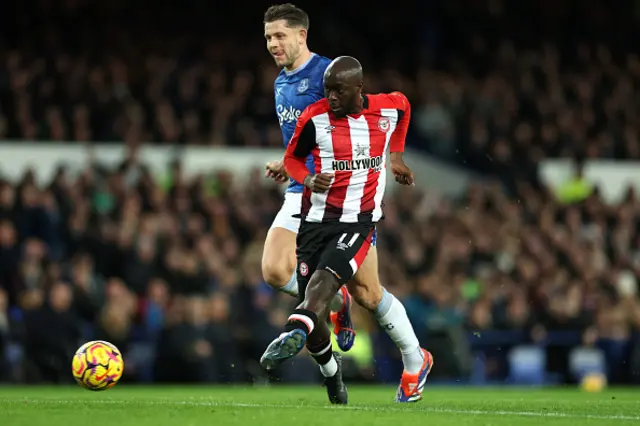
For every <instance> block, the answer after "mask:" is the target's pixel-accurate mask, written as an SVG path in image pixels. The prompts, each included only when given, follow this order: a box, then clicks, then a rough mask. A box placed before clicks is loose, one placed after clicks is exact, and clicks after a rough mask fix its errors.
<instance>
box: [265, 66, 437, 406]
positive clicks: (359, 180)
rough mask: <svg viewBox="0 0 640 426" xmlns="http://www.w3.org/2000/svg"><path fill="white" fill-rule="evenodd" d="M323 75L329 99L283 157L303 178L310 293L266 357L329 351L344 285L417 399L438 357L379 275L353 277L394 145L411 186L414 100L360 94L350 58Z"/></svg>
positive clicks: (402, 398)
mask: <svg viewBox="0 0 640 426" xmlns="http://www.w3.org/2000/svg"><path fill="white" fill-rule="evenodd" d="M323 79H324V80H323V83H324V92H325V95H326V98H324V99H321V100H320V101H318V102H316V103H314V104H313V105H311V106H309V107H308V108H307V109H305V111H304V112H303V113H302V114H301V115H300V117H299V119H298V122H297V125H296V129H295V131H294V134H293V137H292V138H291V141H290V142H289V145H288V147H287V150H286V153H285V159H284V166H285V169H286V171H287V172H288V174H289V176H291V178H292V179H294V180H295V181H297V182H301V183H304V186H305V188H304V192H303V196H302V209H301V214H300V218H301V220H302V222H301V225H300V229H299V232H298V237H297V243H298V248H297V263H298V268H297V278H298V283H299V285H300V288H301V289H306V291H305V299H304V301H303V302H302V303H301V304H300V305H299V306H298V307H297V309H296V310H295V311H294V312H293V313H292V314H291V316H290V317H289V319H288V322H287V324H286V326H285V330H284V331H283V333H282V334H280V336H278V337H277V338H276V339H275V340H274V341H273V342H271V344H270V345H269V347H268V348H267V349H266V351H265V353H264V354H263V356H262V358H261V363H262V365H263V366H264V367H265V368H267V369H271V368H274V367H275V366H277V365H279V364H280V363H281V362H282V361H284V360H286V359H289V358H291V357H292V356H294V355H296V354H297V353H299V352H300V351H301V350H302V348H303V347H304V345H305V344H307V345H309V344H312V345H313V346H314V347H318V348H320V347H324V350H323V352H324V353H328V352H329V351H331V341H330V333H329V332H328V331H327V330H326V327H322V325H323V318H324V315H325V312H326V311H327V310H328V308H329V302H330V300H331V298H332V297H333V295H334V293H335V292H336V290H338V289H340V288H342V287H343V286H344V285H347V286H348V287H349V290H350V292H351V294H353V295H354V297H355V299H356V301H357V302H358V303H359V304H361V305H362V306H364V307H365V308H367V309H368V310H369V311H370V312H372V313H373V314H374V316H375V317H376V318H377V319H378V322H379V324H380V325H381V326H382V327H383V328H384V329H385V331H386V332H387V333H388V334H389V336H390V337H391V338H392V339H393V341H394V342H395V343H396V345H397V346H398V347H399V349H400V351H401V352H402V359H403V363H404V366H405V369H404V372H403V374H402V378H401V382H400V386H399V387H398V392H397V394H396V401H397V402H414V401H418V400H420V399H421V398H422V391H423V389H424V386H425V384H426V380H427V376H428V374H429V372H430V371H431V368H432V366H433V357H432V356H431V354H430V353H429V352H428V351H426V350H425V349H422V348H421V347H420V344H419V342H418V339H417V337H416V335H415V332H414V331H413V327H412V326H411V323H410V321H409V319H408V317H407V314H406V311H405V309H404V307H403V306H402V303H401V302H400V301H399V300H398V299H396V298H395V297H394V296H393V295H392V294H390V293H389V292H387V291H385V290H384V289H383V288H382V287H381V286H380V285H379V284H377V287H375V286H371V285H370V284H367V282H364V283H360V282H358V281H357V280H353V281H352V278H353V277H354V276H355V275H356V273H357V272H358V271H359V270H360V268H361V267H362V266H363V263H364V262H365V259H366V258H367V256H368V254H369V252H370V248H371V245H372V237H373V235H374V232H375V227H376V223H377V222H378V221H379V220H380V219H381V218H382V198H383V196H384V189H385V183H386V152H387V150H389V151H390V152H391V154H390V168H391V172H392V173H393V175H394V176H395V179H396V181H397V182H399V183H401V184H404V185H413V173H412V172H411V170H410V169H409V168H408V167H407V166H406V165H405V164H404V161H403V159H402V156H403V152H404V143H405V138H406V135H407V130H408V126H409V120H410V115H411V106H410V104H409V101H408V100H407V98H406V97H405V96H404V95H403V94H402V93H399V92H393V93H390V94H377V95H364V94H362V86H363V75H362V67H361V65H360V63H359V62H358V61H357V60H356V59H355V58H352V57H345V56H343V57H340V58H337V59H335V60H334V61H333V62H331V64H330V65H329V67H328V68H327V70H326V71H325V74H324V77H323ZM309 156H311V157H312V160H313V168H312V169H310V168H309V166H308V164H307V159H308V157H309ZM376 266H377V265H376ZM376 270H377V268H376ZM371 295H376V296H377V295H379V297H371Z"/></svg>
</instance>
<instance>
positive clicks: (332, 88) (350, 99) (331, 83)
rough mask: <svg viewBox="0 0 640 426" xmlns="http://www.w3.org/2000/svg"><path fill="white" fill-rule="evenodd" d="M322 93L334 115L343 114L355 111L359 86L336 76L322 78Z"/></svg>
mask: <svg viewBox="0 0 640 426" xmlns="http://www.w3.org/2000/svg"><path fill="white" fill-rule="evenodd" d="M324 95H325V97H326V98H327V100H328V101H329V108H331V111H332V112H333V113H334V114H335V115H336V116H344V115H347V114H350V113H351V112H353V111H355V109H356V107H357V105H358V97H359V96H360V86H358V85H354V84H349V83H348V82H347V81H344V80H341V79H338V78H328V79H325V80H324Z"/></svg>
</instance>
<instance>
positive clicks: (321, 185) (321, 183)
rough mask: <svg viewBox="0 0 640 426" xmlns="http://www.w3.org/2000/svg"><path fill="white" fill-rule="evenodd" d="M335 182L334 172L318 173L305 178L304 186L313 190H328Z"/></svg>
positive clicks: (320, 191)
mask: <svg viewBox="0 0 640 426" xmlns="http://www.w3.org/2000/svg"><path fill="white" fill-rule="evenodd" d="M331 182H333V174H329V173H318V174H317V175H309V176H307V177H306V178H305V180H304V186H306V187H307V188H309V189H310V190H312V191H313V192H319V193H322V192H327V190H328V189H329V187H331Z"/></svg>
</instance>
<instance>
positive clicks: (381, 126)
mask: <svg viewBox="0 0 640 426" xmlns="http://www.w3.org/2000/svg"><path fill="white" fill-rule="evenodd" d="M389 128H391V121H390V120H389V117H380V119H379V120H378V130H380V131H381V132H384V133H387V132H388V131H389Z"/></svg>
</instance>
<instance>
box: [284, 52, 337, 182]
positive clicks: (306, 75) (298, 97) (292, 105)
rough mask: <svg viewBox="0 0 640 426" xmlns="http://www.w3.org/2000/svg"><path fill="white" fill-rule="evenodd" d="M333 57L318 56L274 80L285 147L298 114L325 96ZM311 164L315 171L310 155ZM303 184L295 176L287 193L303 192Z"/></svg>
mask: <svg viewBox="0 0 640 426" xmlns="http://www.w3.org/2000/svg"><path fill="white" fill-rule="evenodd" d="M330 63H331V59H328V58H325V57H324V56H319V55H316V54H315V53H314V54H313V55H312V56H311V58H310V59H309V60H308V61H307V62H306V63H304V64H303V65H302V66H300V67H299V68H297V69H295V70H293V71H291V72H288V71H285V70H284V69H283V70H282V71H280V74H278V77H277V78H276V81H275V83H274V91H275V96H276V113H277V114H278V120H279V121H280V130H281V131H282V138H283V139H284V146H285V148H286V147H287V145H288V144H289V141H290V140H291V137H292V136H293V131H294V130H295V128H296V122H297V121H298V117H299V116H300V114H302V111H304V110H305V109H306V108H307V107H308V106H309V105H311V104H312V103H314V102H317V101H319V100H320V99H322V98H324V84H323V81H322V80H323V76H324V71H325V70H326V69H327V67H328V66H329V64H330ZM307 167H308V168H309V171H310V172H311V173H313V172H314V165H313V157H312V156H309V158H307ZM302 190H303V186H302V185H301V184H299V183H298V182H296V181H294V180H293V179H291V182H289V187H288V188H287V192H302Z"/></svg>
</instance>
